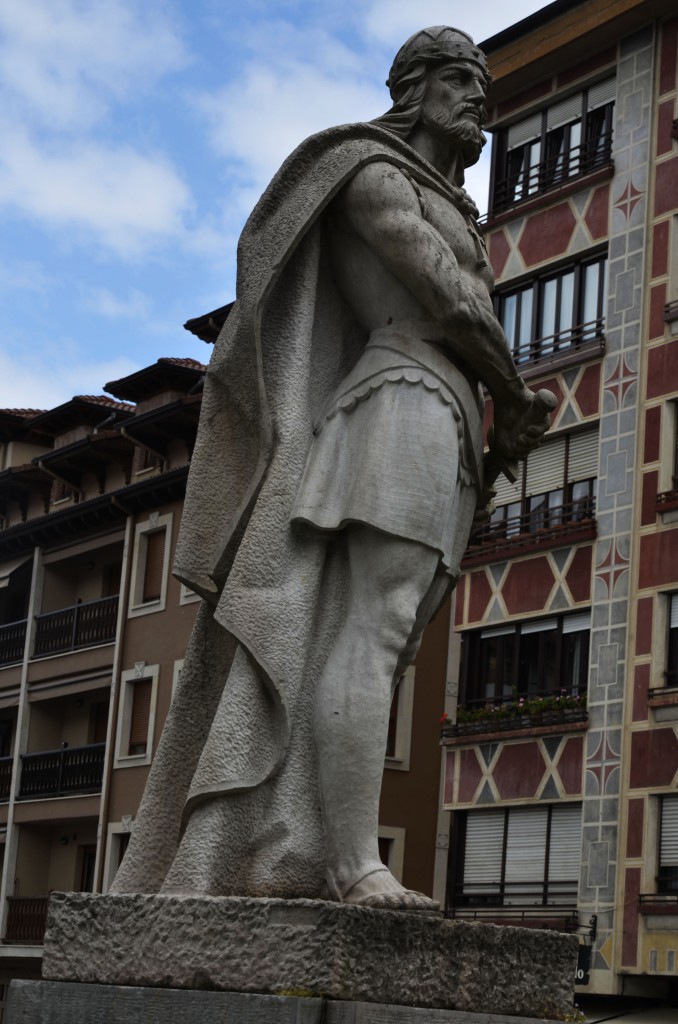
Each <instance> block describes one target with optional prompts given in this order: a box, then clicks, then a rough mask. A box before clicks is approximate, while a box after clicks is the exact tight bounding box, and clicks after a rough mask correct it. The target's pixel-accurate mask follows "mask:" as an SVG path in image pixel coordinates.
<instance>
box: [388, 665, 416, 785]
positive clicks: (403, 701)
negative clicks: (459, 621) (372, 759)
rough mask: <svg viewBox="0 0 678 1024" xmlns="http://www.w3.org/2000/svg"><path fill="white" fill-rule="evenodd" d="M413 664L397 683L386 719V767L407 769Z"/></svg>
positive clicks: (412, 691) (412, 696)
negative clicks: (387, 718) (387, 719)
mask: <svg viewBox="0 0 678 1024" xmlns="http://www.w3.org/2000/svg"><path fill="white" fill-rule="evenodd" d="M414 673H415V669H414V665H410V667H409V668H408V669H407V671H406V672H405V675H404V676H403V677H402V679H401V680H400V682H399V683H398V685H397V687H396V690H395V693H394V694H393V700H392V701H391V712H390V715H389V721H388V736H387V740H386V767H387V768H395V769H398V770H400V771H408V770H409V767H410V746H411V738H412V710H413V707H414Z"/></svg>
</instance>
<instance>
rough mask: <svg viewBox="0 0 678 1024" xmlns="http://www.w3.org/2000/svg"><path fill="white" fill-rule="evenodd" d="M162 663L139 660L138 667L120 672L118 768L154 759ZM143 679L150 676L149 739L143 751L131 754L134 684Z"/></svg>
mask: <svg viewBox="0 0 678 1024" xmlns="http://www.w3.org/2000/svg"><path fill="white" fill-rule="evenodd" d="M159 677H160V666H159V665H147V664H146V662H145V661H137V662H136V663H135V665H134V668H130V669H127V670H126V671H125V672H121V673H120V702H119V704H118V723H117V729H116V736H115V759H114V762H113V767H114V768H133V767H136V766H137V765H144V764H150V763H151V761H152V760H153V736H154V734H155V713H156V706H157V703H158V679H159ZM141 679H150V680H151V682H152V686H151V704H150V708H149V713H148V741H147V744H146V751H145V753H143V754H127V753H125V751H126V750H127V749H128V747H129V733H130V726H131V724H132V704H133V701H134V684H135V683H136V682H139V681H140V680H141Z"/></svg>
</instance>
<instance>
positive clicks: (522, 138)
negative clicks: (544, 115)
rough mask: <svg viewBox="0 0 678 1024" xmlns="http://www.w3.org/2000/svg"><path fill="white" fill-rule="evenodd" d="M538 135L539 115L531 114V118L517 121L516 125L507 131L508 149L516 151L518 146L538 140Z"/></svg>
mask: <svg viewBox="0 0 678 1024" xmlns="http://www.w3.org/2000/svg"><path fill="white" fill-rule="evenodd" d="M540 135H541V113H539V114H533V115H532V117H528V118H527V119H526V120H525V121H519V122H518V124H514V125H511V127H510V128H509V130H508V148H509V149H516V148H517V147H518V146H524V145H525V143H526V142H531V141H532V139H538V138H539V136H540Z"/></svg>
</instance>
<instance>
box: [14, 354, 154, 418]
mask: <svg viewBox="0 0 678 1024" xmlns="http://www.w3.org/2000/svg"><path fill="white" fill-rule="evenodd" d="M44 365H45V367H46V370H45V372H42V373H41V372H40V371H39V370H38V371H36V359H35V355H34V354H33V353H29V354H26V355H25V356H23V355H22V356H12V355H8V354H7V353H3V352H0V408H1V409H22V408H23V409H52V408H54V406H56V405H61V403H62V402H67V401H68V400H69V399H70V398H72V397H73V395H100V394H101V393H102V387H103V384H104V383H105V382H106V381H108V380H117V379H118V378H120V377H124V376H126V375H127V374H129V373H133V372H134V371H135V370H138V369H139V368H140V366H139V364H138V363H135V362H133V361H132V360H131V359H128V358H126V357H125V356H119V357H117V358H115V359H103V360H101V361H99V362H89V363H88V362H83V361H82V360H78V359H73V357H72V355H71V357H70V358H66V359H64V358H62V359H59V358H54V359H49V360H47V359H46V360H45V363H44Z"/></svg>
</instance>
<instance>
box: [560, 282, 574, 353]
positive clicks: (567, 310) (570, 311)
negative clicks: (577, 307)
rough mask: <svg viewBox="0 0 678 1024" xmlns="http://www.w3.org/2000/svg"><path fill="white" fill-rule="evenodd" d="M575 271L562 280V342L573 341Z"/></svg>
mask: <svg viewBox="0 0 678 1024" xmlns="http://www.w3.org/2000/svg"><path fill="white" fill-rule="evenodd" d="M574 322H575V316H574V270H570V271H569V272H568V273H567V274H563V276H562V277H561V279H560V313H559V316H558V331H559V332H560V333H561V334H563V335H564V336H563V337H561V339H560V342H561V344H563V343H568V342H569V341H571V335H570V333H569V332H570V331H571V329H572V327H574Z"/></svg>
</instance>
